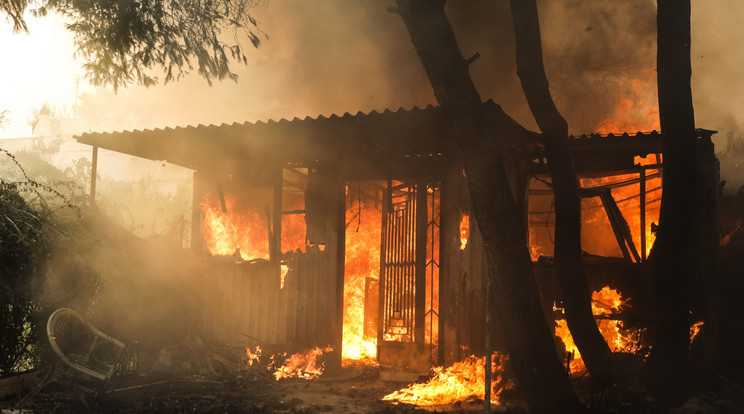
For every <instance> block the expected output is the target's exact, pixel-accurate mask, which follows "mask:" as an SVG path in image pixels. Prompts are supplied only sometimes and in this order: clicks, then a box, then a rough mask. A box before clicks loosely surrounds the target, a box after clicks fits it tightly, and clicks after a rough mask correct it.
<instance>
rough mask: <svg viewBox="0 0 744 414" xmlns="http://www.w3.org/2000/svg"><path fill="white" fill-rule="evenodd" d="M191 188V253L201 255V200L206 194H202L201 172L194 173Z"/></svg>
mask: <svg viewBox="0 0 744 414" xmlns="http://www.w3.org/2000/svg"><path fill="white" fill-rule="evenodd" d="M191 188H192V194H191V251H193V252H194V253H196V254H201V248H202V233H201V228H202V223H201V199H202V197H204V194H203V192H202V188H203V186H202V174H201V173H200V172H199V171H194V182H193V184H192V187H191Z"/></svg>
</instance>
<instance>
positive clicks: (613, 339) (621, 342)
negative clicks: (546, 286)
mask: <svg viewBox="0 0 744 414" xmlns="http://www.w3.org/2000/svg"><path fill="white" fill-rule="evenodd" d="M629 300H630V299H623V297H622V295H621V294H620V292H618V291H617V290H615V289H611V288H610V287H609V286H605V287H603V288H602V289H601V290H598V291H595V292H593V293H592V313H593V314H594V316H596V317H600V318H598V319H597V326H598V327H599V331H600V332H601V333H602V336H603V337H604V339H605V341H607V344H608V345H609V346H610V349H612V350H613V352H624V351H627V350H631V349H632V350H634V349H636V348H638V346H639V340H640V334H641V330H639V329H624V328H623V322H622V321H620V320H616V319H611V317H612V316H613V315H616V314H617V313H618V312H620V310H621V309H622V308H623V307H624V306H630V305H628V304H627V303H628V301H629ZM557 310H561V311H562V309H560V308H557ZM555 336H557V337H558V338H560V339H561V341H563V345H564V347H565V348H566V352H567V353H568V354H569V355H571V359H570V371H571V373H572V374H576V373H580V372H582V371H584V370H585V369H586V367H585V366H584V361H583V360H582V358H581V354H580V353H579V349H578V348H577V347H576V344H574V341H573V337H572V336H571V332H570V331H569V329H568V324H567V323H566V320H565V319H559V320H556V327H555Z"/></svg>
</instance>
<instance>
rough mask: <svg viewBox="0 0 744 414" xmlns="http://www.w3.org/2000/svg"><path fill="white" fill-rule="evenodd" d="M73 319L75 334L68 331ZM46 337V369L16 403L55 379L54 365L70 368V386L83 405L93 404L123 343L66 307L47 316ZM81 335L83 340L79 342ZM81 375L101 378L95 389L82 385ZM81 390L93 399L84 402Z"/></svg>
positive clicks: (110, 372) (119, 353)
mask: <svg viewBox="0 0 744 414" xmlns="http://www.w3.org/2000/svg"><path fill="white" fill-rule="evenodd" d="M73 323H77V325H78V327H79V328H83V330H82V331H81V334H82V335H75V334H76V333H75V332H70V330H71V329H72V324H73ZM73 336H74V337H73ZM81 336H83V338H81ZM47 338H48V339H49V345H50V346H51V348H52V350H53V351H54V355H53V359H52V362H51V365H50V367H49V372H47V374H46V375H45V376H44V378H43V379H42V380H41V382H40V383H39V385H38V386H37V387H36V388H35V389H34V390H33V391H31V392H30V393H29V394H28V395H26V396H25V397H24V398H23V399H22V400H21V401H19V403H18V404H17V407H19V408H20V407H22V406H23V405H24V404H25V403H26V402H27V401H28V400H29V399H30V398H31V397H33V396H34V395H36V394H37V393H38V392H39V391H41V389H42V388H44V387H45V386H46V385H47V384H49V383H50V382H52V381H59V380H58V376H59V374H60V372H58V368H69V369H71V370H72V373H73V379H72V386H73V389H74V391H75V394H76V395H77V396H78V398H79V399H80V401H82V403H83V404H84V405H85V406H87V407H90V406H95V405H96V404H97V403H98V400H99V399H100V397H101V395H102V394H103V392H104V389H105V388H106V385H108V382H109V380H111V377H113V375H114V372H115V371H116V364H117V363H118V362H119V358H120V357H121V355H122V353H123V351H124V348H125V347H126V345H125V344H124V343H123V342H121V341H119V340H118V339H115V338H112V337H111V336H109V335H107V334H105V333H103V332H101V331H100V330H99V329H98V328H96V327H95V326H93V325H92V324H91V323H90V322H88V321H86V320H85V318H83V316H82V315H80V314H79V313H78V312H76V311H74V310H72V309H68V308H61V309H57V310H56V311H55V312H54V313H52V315H51V316H50V317H49V320H48V321H47ZM81 339H83V340H84V341H82V342H81V341H80V340H81ZM73 341H77V343H73ZM60 362H61V364H60ZM81 375H87V376H89V377H91V378H94V379H97V380H100V381H102V383H101V385H100V386H98V388H97V389H96V390H93V389H90V388H87V387H84V386H82V385H81V384H80V383H79V379H80V376H81ZM81 391H89V392H93V393H94V396H93V400H92V401H91V402H88V400H87V399H86V398H85V396H84V395H83V393H82V392H81Z"/></svg>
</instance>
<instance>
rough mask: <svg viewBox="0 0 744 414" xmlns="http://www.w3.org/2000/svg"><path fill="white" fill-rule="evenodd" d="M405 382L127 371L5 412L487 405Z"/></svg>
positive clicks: (363, 411)
mask: <svg viewBox="0 0 744 414" xmlns="http://www.w3.org/2000/svg"><path fill="white" fill-rule="evenodd" d="M406 385H407V384H406V383H401V382H384V381H382V380H380V379H379V375H378V372H377V370H374V369H358V368H357V369H344V370H342V371H341V372H339V373H337V374H336V375H335V376H331V375H324V376H323V377H320V378H317V379H313V380H302V379H282V380H281V381H274V380H273V379H271V378H270V377H267V376H263V375H255V374H252V373H251V372H239V373H232V374H225V375H222V376H220V377H214V376H199V375H181V376H176V377H174V376H162V375H161V376H158V375H153V374H150V375H146V376H139V375H128V376H119V377H115V378H114V379H113V380H112V382H111V383H110V384H109V387H108V390H109V392H108V393H107V394H105V395H104V396H103V397H102V399H101V401H100V404H99V405H98V406H97V407H96V408H95V409H88V408H86V407H85V406H84V405H83V404H82V403H81V402H80V401H79V400H78V399H77V397H76V396H75V394H74V393H73V392H72V389H71V387H70V386H69V385H62V384H54V385H49V386H48V387H46V388H45V389H44V390H43V391H42V392H40V393H39V394H37V395H36V396H35V397H34V398H33V400H32V401H30V402H28V403H27V404H26V406H25V407H24V408H23V411H18V410H14V409H13V405H14V404H15V403H16V402H17V400H18V399H19V396H14V397H9V398H6V399H5V400H0V414H11V413H20V412H23V413H26V414H33V413H40V414H52V413H53V414H72V413H86V412H94V413H111V414H114V413H115V414H186V413H207V414H223V413H224V414H254V413H258V414H262V413H292V414H316V413H349V414H354V413H357V414H377V413H391V414H398V413H401V414H402V413H430V412H439V413H482V412H483V401H481V400H476V399H472V400H468V401H465V402H461V403H457V404H455V405H450V406H437V407H426V408H420V407H414V406H410V405H405V404H394V403H390V402H385V401H381V397H383V396H384V395H387V394H389V393H391V392H393V391H396V390H399V389H401V388H403V387H405V386H406ZM575 385H577V391H578V392H579V394H580V395H582V394H583V395H584V398H583V399H584V401H585V402H586V403H587V405H588V406H589V412H591V413H596V414H600V413H602V414H604V413H613V414H625V413H628V414H630V413H634V414H635V413H648V414H656V413H672V414H697V413H699V414H728V413H732V414H734V413H744V390H739V389H736V388H735V387H733V388H729V389H728V390H722V391H721V392H719V393H713V392H711V393H708V394H706V395H702V396H699V397H695V398H691V399H689V400H688V401H683V402H680V403H679V404H677V405H676V406H674V407H660V406H659V405H658V404H657V403H655V402H654V401H653V399H649V398H648V397H645V396H644V395H643V393H637V392H634V391H633V390H631V389H627V388H626V389H622V390H621V389H614V390H609V391H605V392H603V393H596V392H595V393H591V392H586V389H584V390H583V391H582V388H585V387H584V386H582V384H575ZM502 397H506V398H503V399H504V400H505V402H504V404H503V405H499V406H494V407H493V409H492V412H494V413H507V412H508V413H513V414H524V413H527V410H526V409H525V404H524V402H523V401H521V399H520V398H519V396H518V395H508V396H502Z"/></svg>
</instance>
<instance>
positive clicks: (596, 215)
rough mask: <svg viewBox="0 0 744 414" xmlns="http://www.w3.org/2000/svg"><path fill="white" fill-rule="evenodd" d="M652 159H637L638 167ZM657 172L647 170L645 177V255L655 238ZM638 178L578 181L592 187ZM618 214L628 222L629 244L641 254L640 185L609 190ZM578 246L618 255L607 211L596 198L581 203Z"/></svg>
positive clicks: (658, 200) (658, 190)
mask: <svg viewBox="0 0 744 414" xmlns="http://www.w3.org/2000/svg"><path fill="white" fill-rule="evenodd" d="M653 160H655V155H654V156H653V158H649V157H647V159H645V160H644V159H640V160H637V161H638V162H640V163H641V164H644V163H655V161H653ZM658 172H659V170H653V169H650V170H648V171H647V174H648V175H649V176H650V178H649V177H647V178H646V196H645V197H646V198H645V200H646V222H645V228H644V229H643V232H644V233H645V235H646V256H648V254H649V253H650V252H651V247H653V243H654V240H655V239H656V236H655V235H654V234H653V233H652V232H651V223H652V222H658V219H659V212H660V207H661V176H660V175H659V174H657V173H658ZM637 179H639V174H621V175H614V176H609V177H601V178H582V179H581V186H582V187H585V188H587V187H589V188H591V187H596V186H602V185H608V184H613V183H621V182H626V181H631V180H637ZM611 193H612V197H613V198H614V199H615V202H616V203H617V206H618V208H619V209H620V212H621V213H622V215H623V217H624V218H625V220H626V222H627V223H628V227H629V228H630V234H631V238H632V240H633V244H634V245H635V247H636V249H637V250H638V253H639V255H640V254H641V200H640V196H641V194H640V184H639V183H637V182H636V183H633V184H628V185H622V186H618V187H614V188H612V189H611ZM582 222H583V224H582V233H581V235H582V240H583V242H582V245H583V246H584V249H585V250H587V251H588V252H589V253H592V254H598V255H602V256H620V255H621V253H620V249H619V247H618V244H617V241H616V238H615V235H614V232H613V230H612V227H611V226H610V221H609V219H608V217H607V212H606V211H605V209H604V208H603V206H602V203H601V201H600V199H599V198H598V197H594V198H587V199H584V200H583V208H582Z"/></svg>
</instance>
